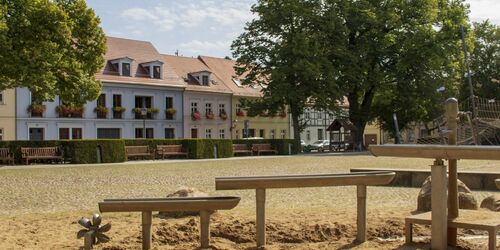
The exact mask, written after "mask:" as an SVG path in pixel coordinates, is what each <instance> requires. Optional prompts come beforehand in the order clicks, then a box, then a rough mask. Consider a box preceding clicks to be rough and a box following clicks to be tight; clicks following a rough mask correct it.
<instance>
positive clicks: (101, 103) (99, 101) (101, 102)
mask: <svg viewBox="0 0 500 250" xmlns="http://www.w3.org/2000/svg"><path fill="white" fill-rule="evenodd" d="M97 107H106V94H101V95H99V97H98V98H97Z"/></svg>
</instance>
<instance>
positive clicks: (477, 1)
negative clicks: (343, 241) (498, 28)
mask: <svg viewBox="0 0 500 250" xmlns="http://www.w3.org/2000/svg"><path fill="white" fill-rule="evenodd" d="M466 2H467V3H468V4H470V10H471V13H470V19H471V20H472V21H475V22H480V21H483V20H486V19H489V20H490V21H491V22H492V23H494V24H497V25H500V1H499V0H467V1H466Z"/></svg>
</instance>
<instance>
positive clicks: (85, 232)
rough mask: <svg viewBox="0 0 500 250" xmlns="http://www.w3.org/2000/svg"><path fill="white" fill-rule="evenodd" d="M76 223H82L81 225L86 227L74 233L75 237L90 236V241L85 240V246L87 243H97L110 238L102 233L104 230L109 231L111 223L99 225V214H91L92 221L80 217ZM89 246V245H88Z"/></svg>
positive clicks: (104, 241)
mask: <svg viewBox="0 0 500 250" xmlns="http://www.w3.org/2000/svg"><path fill="white" fill-rule="evenodd" d="M78 224H80V225H82V227H84V228H86V229H82V230H80V231H78V233H77V234H76V238H78V239H80V238H82V237H84V236H85V237H86V238H87V237H90V242H89V243H87V239H86V240H85V245H86V247H88V246H87V244H91V245H93V244H97V243H106V242H108V241H109V240H110V239H109V237H108V236H106V235H104V233H105V232H107V231H109V230H110V229H111V223H108V224H106V225H104V226H100V225H101V215H99V214H94V215H93V216H92V221H90V220H89V219H87V218H83V217H82V218H81V219H80V220H79V221H78ZM90 247H91V246H90Z"/></svg>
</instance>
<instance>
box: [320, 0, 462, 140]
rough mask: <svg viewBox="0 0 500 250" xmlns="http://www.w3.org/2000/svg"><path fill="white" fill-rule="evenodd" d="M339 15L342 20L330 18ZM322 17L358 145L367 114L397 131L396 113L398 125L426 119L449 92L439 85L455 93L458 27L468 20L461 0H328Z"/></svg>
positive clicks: (458, 64) (458, 66)
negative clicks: (441, 90)
mask: <svg viewBox="0 0 500 250" xmlns="http://www.w3.org/2000/svg"><path fill="white" fill-rule="evenodd" d="M338 17H341V18H342V20H343V23H342V24H341V25H340V26H339V25H331V23H332V22H331V21H328V20H329V19H334V20H336V18H338ZM324 18H325V20H327V21H326V22H325V23H324V32H323V34H325V37H324V41H325V42H324V44H325V46H328V44H330V47H332V49H330V50H329V51H330V52H331V54H330V55H329V57H330V61H331V62H332V64H334V65H335V66H336V67H335V71H336V74H337V75H338V78H336V84H337V85H338V86H339V88H340V89H342V91H344V93H345V94H346V96H347V98H348V100H349V118H350V120H351V122H353V124H354V125H355V126H356V128H357V131H355V137H354V139H355V142H356V146H358V147H361V146H362V141H363V138H362V136H363V132H364V129H365V126H366V124H367V122H369V121H375V120H376V121H378V122H379V123H380V124H381V125H382V127H383V128H384V129H387V130H389V131H394V126H393V124H394V123H393V120H392V114H393V113H396V114H397V116H398V120H399V127H400V128H402V129H403V128H405V127H406V126H407V125H408V124H410V123H411V122H414V121H427V120H431V119H433V118H434V117H436V116H437V113H438V112H440V110H441V107H442V102H443V101H444V99H445V97H446V96H443V95H442V94H441V93H438V92H437V91H436V89H438V88H439V87H441V86H445V87H446V90H447V93H446V95H454V94H455V93H456V90H457V88H458V86H457V85H458V84H459V82H460V75H461V69H462V67H461V61H462V52H461V48H462V47H461V41H460V32H459V31H460V29H459V27H460V25H467V8H466V6H465V5H464V3H463V1H462V0H417V1H397V0H384V1H380V0H359V1H350V0H325V13H324ZM339 29H340V30H342V32H341V33H340V34H341V38H340V39H339V37H338V35H339V32H336V31H338V30H339ZM331 40H337V41H338V40H341V41H342V42H340V43H336V44H334V43H329V41H331Z"/></svg>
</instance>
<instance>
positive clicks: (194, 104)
mask: <svg viewBox="0 0 500 250" xmlns="http://www.w3.org/2000/svg"><path fill="white" fill-rule="evenodd" d="M194 112H198V103H197V102H192V103H191V113H194Z"/></svg>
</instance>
